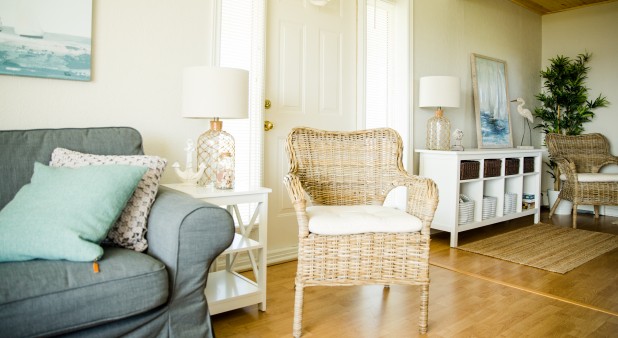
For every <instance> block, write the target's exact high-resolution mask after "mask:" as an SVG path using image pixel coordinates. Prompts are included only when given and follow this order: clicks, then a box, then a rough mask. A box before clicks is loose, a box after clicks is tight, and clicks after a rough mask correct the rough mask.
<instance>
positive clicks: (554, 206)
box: [549, 197, 561, 217]
mask: <svg viewBox="0 0 618 338" xmlns="http://www.w3.org/2000/svg"><path fill="white" fill-rule="evenodd" d="M560 200H561V198H560V197H558V198H556V202H554V205H553V206H552V207H551V210H550V211H549V217H552V216H553V215H554V212H556V209H558V204H560Z"/></svg>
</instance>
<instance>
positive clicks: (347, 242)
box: [284, 127, 438, 337]
mask: <svg viewBox="0 0 618 338" xmlns="http://www.w3.org/2000/svg"><path fill="white" fill-rule="evenodd" d="M286 149H287V152H288V155H289V159H290V171H289V173H288V175H287V176H286V177H285V179H284V183H285V185H286V187H287V189H288V193H289V196H290V198H291V200H292V203H293V205H294V209H295V211H296V217H297V220H298V225H299V233H298V236H299V245H298V270H297V273H296V295H295V304H294V328H293V335H294V336H295V337H300V335H301V330H302V329H301V321H302V308H303V289H304V288H305V287H308V286H317V285H321V286H341V285H370V284H377V285H385V286H390V285H395V284H403V285H418V286H420V319H419V331H420V332H421V333H425V332H427V318H428V313H427V307H428V299H429V240H430V239H429V230H430V225H431V221H432V220H433V217H434V212H435V210H436V206H437V204H438V190H437V187H436V185H435V183H434V182H433V181H432V180H430V179H428V178H421V177H418V176H413V175H409V174H408V173H407V172H406V171H405V170H404V169H403V163H402V155H403V144H402V140H401V137H400V136H399V134H397V132H396V131H394V130H392V129H387V128H383V129H372V130H363V131H354V132H336V131H324V130H317V129H311V128H302V127H301V128H295V129H293V130H292V131H291V132H290V134H289V135H288V138H287V145H286ZM397 186H404V187H407V192H408V200H407V206H406V210H405V211H403V210H397V209H394V208H389V207H384V206H383V203H384V200H385V198H386V195H387V194H388V193H389V192H390V191H391V190H392V189H393V188H395V187H397Z"/></svg>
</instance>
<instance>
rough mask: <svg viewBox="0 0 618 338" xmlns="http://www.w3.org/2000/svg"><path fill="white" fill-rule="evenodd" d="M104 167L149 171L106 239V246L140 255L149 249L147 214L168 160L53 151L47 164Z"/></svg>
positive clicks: (64, 150) (61, 149)
mask: <svg viewBox="0 0 618 338" xmlns="http://www.w3.org/2000/svg"><path fill="white" fill-rule="evenodd" d="M104 164H124V165H135V166H145V167H148V170H147V171H146V173H145V174H144V176H143V177H142V179H141V180H140V182H139V183H138V185H137V188H136V189H135V191H134V193H133V196H131V198H130V199H129V201H128V202H127V204H126V206H125V208H124V210H123V211H122V214H121V215H120V217H119V218H118V220H117V221H116V224H114V226H113V227H112V229H111V230H110V231H109V233H108V234H107V239H106V241H107V242H111V243H113V244H115V245H117V246H120V247H123V248H127V249H132V250H135V251H139V252H142V251H144V250H146V249H147V248H148V242H147V240H146V232H147V230H148V227H147V221H148V214H149V212H150V207H151V206H152V203H153V202H154V200H155V197H156V196H157V191H158V189H159V180H160V179H161V175H162V174H163V170H165V165H166V164H167V160H166V159H164V158H160V157H158V156H147V155H93V154H84V153H80V152H77V151H72V150H68V149H64V148H56V149H54V152H53V153H52V159H51V162H50V166H54V167H69V168H78V167H83V166H88V165H104Z"/></svg>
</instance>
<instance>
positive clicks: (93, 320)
mask: <svg viewBox="0 0 618 338" xmlns="http://www.w3.org/2000/svg"><path fill="white" fill-rule="evenodd" d="M17 285H19V287H16V286H17ZM168 294H169V291H168V276H167V271H166V269H165V266H164V265H163V263H161V262H160V261H158V260H156V259H155V258H153V257H151V256H148V255H146V254H143V253H138V252H135V251H133V250H128V249H122V248H111V247H109V248H105V259H104V260H102V261H101V262H100V272H99V273H93V271H92V266H91V264H90V263H81V262H68V261H44V260H33V261H26V262H5V263H0V323H2V326H3V328H2V330H3V331H4V332H11V334H12V335H13V336H35V335H53V334H60V333H64V332H70V331H72V330H75V329H79V328H85V327H89V326H93V325H98V324H101V323H104V322H108V321H113V320H117V319H119V318H124V317H127V316H131V315H134V314H139V313H142V312H146V311H148V310H150V309H153V308H156V307H158V306H160V305H162V304H164V303H165V302H166V301H167V298H168ZM33 314H36V315H33Z"/></svg>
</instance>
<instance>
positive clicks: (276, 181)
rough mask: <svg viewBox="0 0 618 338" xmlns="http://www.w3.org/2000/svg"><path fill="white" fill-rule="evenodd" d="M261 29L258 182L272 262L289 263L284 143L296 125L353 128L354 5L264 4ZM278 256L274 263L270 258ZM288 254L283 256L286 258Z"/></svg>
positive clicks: (304, 0) (290, 220)
mask: <svg viewBox="0 0 618 338" xmlns="http://www.w3.org/2000/svg"><path fill="white" fill-rule="evenodd" d="M266 18H267V19H266V21H267V28H266V48H267V49H266V90H265V97H266V98H267V99H268V100H270V102H271V107H270V108H269V109H266V110H265V115H264V119H265V120H267V121H270V122H272V124H273V129H272V130H270V131H267V132H266V133H265V138H264V156H265V158H264V181H265V182H264V184H265V186H267V187H269V188H272V190H273V192H272V194H271V195H270V199H269V211H268V215H269V219H268V227H269V229H268V251H269V253H270V257H269V259H270V260H271V261H277V260H284V259H286V258H289V255H290V254H295V252H290V251H291V250H289V249H290V248H295V247H296V245H297V243H298V227H297V223H296V218H295V215H294V210H293V208H292V204H291V203H290V200H289V198H288V195H287V192H286V190H285V187H284V185H283V183H282V181H283V177H284V176H285V174H287V172H288V157H287V155H286V153H285V139H286V136H287V134H288V133H289V132H290V130H291V129H292V128H294V127H297V126H308V127H314V128H320V129H327V130H354V129H355V126H356V1H354V0H331V1H330V2H328V3H327V4H326V5H325V6H323V7H319V6H316V5H313V4H311V1H309V0H269V1H268V2H267V15H266ZM277 256H280V257H277ZM286 256H288V257H286Z"/></svg>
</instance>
